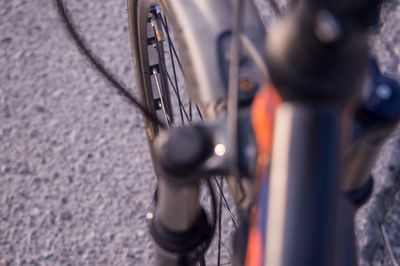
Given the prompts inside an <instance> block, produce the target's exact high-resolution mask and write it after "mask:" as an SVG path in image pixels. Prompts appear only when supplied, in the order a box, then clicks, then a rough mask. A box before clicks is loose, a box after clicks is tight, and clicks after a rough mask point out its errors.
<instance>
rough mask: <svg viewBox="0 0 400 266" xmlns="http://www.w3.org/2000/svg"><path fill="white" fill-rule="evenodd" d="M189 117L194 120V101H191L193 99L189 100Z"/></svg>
mask: <svg viewBox="0 0 400 266" xmlns="http://www.w3.org/2000/svg"><path fill="white" fill-rule="evenodd" d="M189 116H190V119H192V118H193V114H192V100H191V99H189Z"/></svg>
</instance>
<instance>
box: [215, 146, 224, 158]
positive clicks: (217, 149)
mask: <svg viewBox="0 0 400 266" xmlns="http://www.w3.org/2000/svg"><path fill="white" fill-rule="evenodd" d="M214 152H215V154H216V155H217V156H223V155H224V154H225V152H226V148H225V145H224V144H217V145H216V146H215V148H214Z"/></svg>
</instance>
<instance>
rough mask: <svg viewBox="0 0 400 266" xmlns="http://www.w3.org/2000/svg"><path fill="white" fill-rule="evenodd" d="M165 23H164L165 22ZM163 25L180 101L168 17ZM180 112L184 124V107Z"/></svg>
mask: <svg viewBox="0 0 400 266" xmlns="http://www.w3.org/2000/svg"><path fill="white" fill-rule="evenodd" d="M161 21H163V19H162V16H161ZM163 25H164V23H163ZM163 27H164V31H165V32H166V33H167V38H168V46H169V54H170V56H171V63H172V70H173V72H174V80H175V87H176V90H177V95H176V96H177V98H178V101H179V102H181V96H180V93H179V84H178V78H177V76H176V70H175V60H174V56H173V55H172V41H171V37H170V35H169V28H168V21H167V19H165V26H163ZM179 112H180V115H181V121H182V124H183V125H184V124H185V121H184V119H183V113H182V108H179Z"/></svg>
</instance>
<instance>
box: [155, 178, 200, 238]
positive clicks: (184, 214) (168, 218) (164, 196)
mask: <svg viewBox="0 0 400 266" xmlns="http://www.w3.org/2000/svg"><path fill="white" fill-rule="evenodd" d="M157 193H158V200H157V207H156V217H157V218H158V219H159V220H160V222H161V223H162V225H163V226H165V227H166V228H167V229H168V230H170V231H172V232H185V231H186V230H188V229H190V228H191V227H192V226H193V224H194V223H195V222H196V221H197V219H198V217H199V215H200V211H201V206H200V203H199V185H197V186H191V187H180V186H174V185H171V184H168V183H167V182H166V181H165V180H163V179H162V178H160V179H159V181H158V188H157Z"/></svg>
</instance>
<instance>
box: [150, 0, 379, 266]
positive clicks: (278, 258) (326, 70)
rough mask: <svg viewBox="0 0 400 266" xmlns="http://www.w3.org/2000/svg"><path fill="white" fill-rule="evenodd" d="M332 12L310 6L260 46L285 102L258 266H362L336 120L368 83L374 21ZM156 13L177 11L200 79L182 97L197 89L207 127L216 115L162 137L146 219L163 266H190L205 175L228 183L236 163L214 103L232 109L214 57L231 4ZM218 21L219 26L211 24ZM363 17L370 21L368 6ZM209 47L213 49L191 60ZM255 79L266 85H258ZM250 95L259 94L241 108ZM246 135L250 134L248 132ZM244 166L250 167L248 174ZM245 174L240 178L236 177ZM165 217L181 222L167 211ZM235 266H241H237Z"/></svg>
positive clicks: (168, 4) (250, 24)
mask: <svg viewBox="0 0 400 266" xmlns="http://www.w3.org/2000/svg"><path fill="white" fill-rule="evenodd" d="M336 3H337V2H335V1H306V4H305V5H304V6H302V7H301V8H300V9H299V10H298V12H297V13H296V14H295V15H294V16H293V17H291V18H290V19H288V20H286V21H284V22H281V23H280V24H278V30H277V31H276V32H275V34H276V35H274V32H273V33H272V35H273V36H276V37H274V38H270V39H269V40H270V41H269V42H268V44H267V58H268V61H267V62H268V64H267V65H268V68H269V74H270V78H271V81H272V82H273V83H274V84H275V85H276V87H277V89H278V90H279V93H280V95H281V96H282V99H283V103H282V104H281V105H280V106H279V107H278V110H277V114H276V117H275V121H276V125H275V129H274V140H273V149H272V159H271V175H270V181H269V184H268V186H269V188H268V191H269V198H268V201H267V205H268V207H267V212H268V214H267V217H266V220H267V223H266V224H267V231H266V235H264V236H262V238H264V239H265V243H266V246H265V249H264V250H263V252H262V254H261V255H262V256H263V259H262V264H264V265H273V266H275V265H307V266H309V265H356V264H357V260H356V249H355V240H354V239H355V237H354V230H353V217H354V211H355V206H354V205H353V202H350V200H349V199H348V198H347V197H346V196H344V194H343V193H342V189H341V188H342V176H343V170H342V169H343V158H344V157H343V154H344V151H343V144H344V141H345V140H344V138H343V132H349V131H350V129H349V128H348V127H346V124H345V123H344V120H343V113H344V110H345V107H346V106H348V105H349V104H350V103H351V102H352V99H354V97H355V96H356V95H357V94H358V93H359V91H360V89H361V86H362V84H363V80H364V78H365V75H366V73H367V69H368V68H367V66H368V58H369V54H368V48H367V35H366V29H367V25H370V23H371V22H365V23H364V22H360V24H358V23H359V21H358V20H357V19H358V18H355V17H356V16H352V15H349V14H353V13H352V12H354V10H358V8H360V6H355V7H354V6H351V5H350V7H348V6H346V7H345V8H344V7H338V6H336ZM376 3H378V1H377V2H376ZM163 4H164V5H165V8H166V10H167V12H168V9H169V8H172V6H173V8H174V10H180V11H182V12H180V13H182V14H183V15H182V17H180V18H179V20H178V24H180V25H185V27H179V25H175V26H176V27H175V28H180V29H181V30H182V31H183V33H184V34H187V35H188V37H189V39H191V40H193V43H192V44H191V45H190V46H191V47H192V49H190V50H187V51H185V52H187V53H190V57H191V58H193V59H194V60H195V61H196V62H197V63H196V65H194V66H191V68H193V69H189V72H190V71H196V72H198V73H199V75H198V76H199V77H201V78H200V79H199V80H190V79H189V89H190V84H195V83H196V84H198V86H197V87H198V88H199V90H198V91H191V92H190V93H191V95H192V96H193V97H194V99H195V100H197V101H198V102H200V103H201V104H202V105H203V106H204V107H205V109H206V113H208V115H209V117H218V116H220V118H218V119H217V120H215V121H213V122H211V123H208V124H205V125H197V126H195V127H181V128H176V129H171V130H169V131H168V132H162V133H161V134H160V136H159V137H157V139H156V142H155V150H156V154H157V156H158V161H159V165H158V168H159V169H160V173H161V174H162V176H163V180H162V181H161V182H160V183H159V186H158V201H159V202H160V203H159V204H157V207H156V212H155V215H150V220H151V221H150V224H151V232H152V235H153V238H154V239H155V241H156V243H157V245H158V248H159V252H158V253H157V254H158V263H159V265H194V264H195V263H196V261H197V259H198V255H199V254H201V253H202V252H203V251H204V250H203V248H204V246H207V245H208V244H209V242H208V241H209V237H210V234H212V233H213V232H212V226H211V225H209V226H208V222H207V218H206V217H205V214H204V211H203V210H202V208H201V206H200V203H199V202H198V188H199V184H200V182H201V180H202V179H203V178H204V176H210V175H214V174H229V173H230V172H229V170H230V168H229V160H230V159H231V158H229V157H228V156H227V155H226V154H225V148H229V147H227V145H229V143H227V142H226V135H227V128H226V126H225V124H226V123H225V118H224V116H221V115H220V114H221V110H222V111H223V110H224V108H222V109H219V106H218V104H220V103H221V102H223V103H224V102H226V101H227V90H226V87H227V73H228V71H227V70H226V68H227V66H228V65H229V64H228V63H227V62H226V60H225V59H224V58H221V51H225V50H226V49H227V48H228V45H227V43H229V32H230V27H231V25H232V24H231V21H230V20H229V19H228V18H229V14H230V13H231V12H229V9H228V8H229V7H231V5H230V1H212V0H207V1H204V0H198V1H173V0H170V1H165V2H163ZM373 7H375V6H373ZM343 8H344V9H343ZM221 10H222V11H223V12H222V14H223V15H220V14H217V13H218V12H220V11H221ZM245 10H246V11H245V16H244V18H245V19H244V22H243V23H244V24H243V28H244V30H243V31H244V32H246V33H247V32H252V33H253V34H251V36H250V39H251V40H252V42H254V43H255V44H257V45H256V46H255V47H256V49H257V52H258V53H259V54H260V55H263V54H264V52H262V51H263V48H262V46H260V45H259V43H262V42H257V40H259V39H260V36H262V38H264V31H263V29H262V25H261V23H260V20H259V19H258V17H257V16H256V15H255V14H256V12H255V9H254V6H252V5H251V4H249V5H248V8H246V9H245ZM361 10H363V11H365V9H364V6H362V8H361ZM217 11H218V12H217ZM368 11H369V10H368ZM216 12H217V13H216ZM346 12H349V13H346ZM249 15H250V16H249ZM353 15H354V14H353ZM248 17H250V19H246V18H248ZM196 18H197V19H199V18H201V19H205V20H204V21H205V23H203V24H201V25H199V24H197V23H195V22H194V21H196ZM353 20H354V21H353ZM279 27H280V28H279ZM210 29H211V30H210ZM193 32H194V33H197V32H204V35H202V36H199V35H195V34H193ZM210 43H211V44H213V45H214V46H213V47H214V48H215V49H207V50H206V51H204V50H202V52H201V53H200V52H198V51H200V50H201V49H202V48H203V47H204V46H206V45H209V44H210ZM193 47H194V48H195V49H193ZM255 68H256V66H255V65H254V64H253V65H250V67H249V68H248V69H247V71H248V73H253V74H254V72H255V71H254V70H255ZM241 71H242V69H241ZM250 78H251V79H254V80H257V81H258V84H261V82H260V80H259V78H257V77H254V76H250ZM255 83H257V82H255ZM257 89H258V88H254V90H255V91H257ZM253 96H254V93H253V94H251V95H250V96H248V97H250V98H251V99H252V97H253ZM239 99H240V96H239ZM246 101H248V99H247V100H246ZM246 101H244V102H246ZM241 115H242V120H241V121H242V122H241V123H239V126H238V127H239V128H241V127H243V125H246V123H245V122H243V121H247V122H248V121H250V114H249V110H248V108H247V109H246V108H242V111H241ZM247 125H248V123H247ZM242 131H244V132H247V133H250V132H251V129H250V128H246V129H245V130H242ZM240 136H242V137H243V136H244V135H243V134H242V135H240ZM240 136H239V141H238V143H237V145H238V151H239V153H241V154H239V155H238V157H240V158H246V157H248V156H246V155H245V152H244V151H245V150H246V149H248V148H249V147H252V145H253V147H254V144H253V143H252V142H251V140H249V139H248V138H246V140H245V141H241V138H240ZM183 147H184V148H183ZM218 147H223V149H222V150H221V149H219V148H218ZM377 150H378V149H377ZM375 152H376V151H375ZM174 153H175V154H177V155H176V156H175V155H173V154H174ZM182 154H190V156H181V155H182ZM251 163H252V160H251V159H249V160H247V161H245V163H244V164H245V165H247V166H248V165H251ZM241 170H243V169H241ZM250 172H251V171H250ZM250 172H246V171H245V170H244V171H242V172H241V174H242V175H244V174H251V173H250ZM266 172H268V170H266ZM348 178H350V177H348ZM368 180H369V179H368V178H367V177H363V178H362V179H361V181H359V182H358V183H357V185H356V186H350V188H348V189H349V191H350V192H352V190H357V189H359V188H360V186H363V185H365V183H367V181H368ZM236 181H238V180H236ZM242 181H243V182H249V181H254V180H252V179H251V178H250V179H246V178H245V179H243V180H239V181H238V182H239V185H240V186H242V189H243V187H248V186H247V185H243V184H242V183H241V182H242ZM350 183H351V182H350ZM360 184H361V185H360ZM233 190H234V189H233ZM242 192H243V191H242ZM246 192H248V194H251V193H252V192H251V191H250V192H249V191H245V193H244V194H246ZM369 192H370V191H369ZM233 194H235V191H233ZM239 194H240V193H239ZM368 195H369V193H367V195H366V197H368ZM364 196H365V195H364ZM250 205H251V204H250ZM172 209H175V210H177V211H174V212H171V210H172ZM172 214H173V215H172ZM201 224H203V226H201ZM204 225H205V226H204ZM204 243H206V244H204ZM237 263H238V264H236V265H242V264H243V261H239V262H237ZM249 266H250V265H249ZM251 266H253V265H251Z"/></svg>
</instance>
